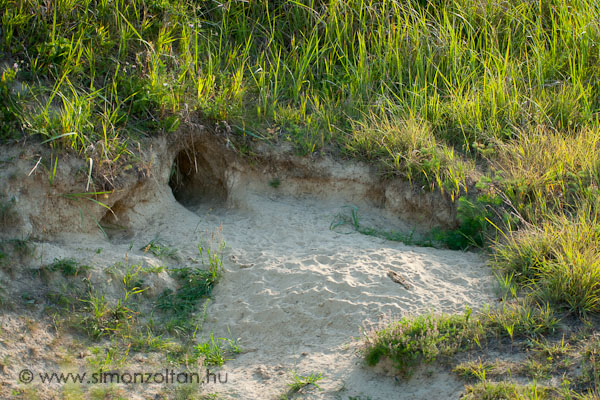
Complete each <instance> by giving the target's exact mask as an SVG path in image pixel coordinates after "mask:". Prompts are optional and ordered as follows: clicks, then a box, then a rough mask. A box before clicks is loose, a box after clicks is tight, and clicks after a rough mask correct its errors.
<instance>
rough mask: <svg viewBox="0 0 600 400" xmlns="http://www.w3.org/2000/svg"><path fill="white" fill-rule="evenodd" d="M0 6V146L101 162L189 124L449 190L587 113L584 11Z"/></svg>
mask: <svg viewBox="0 0 600 400" xmlns="http://www.w3.org/2000/svg"><path fill="white" fill-rule="evenodd" d="M0 9H2V10H4V11H3V12H2V25H3V35H2V43H1V44H0V52H2V54H3V58H4V59H6V60H10V61H9V62H7V63H5V64H4V65H3V66H2V69H3V72H2V81H1V82H2V83H1V85H2V86H1V87H2V89H1V90H0V94H1V96H2V99H1V102H2V104H3V106H4V107H3V108H4V109H5V111H4V112H3V115H2V118H3V122H4V123H5V124H4V127H3V134H2V136H3V137H5V138H7V137H13V136H14V135H13V133H14V132H13V131H14V130H21V131H22V132H24V133H26V134H37V135H40V136H41V137H43V138H44V139H45V140H48V141H49V142H50V143H52V144H55V145H60V146H64V147H69V148H73V149H76V150H77V151H79V152H81V153H86V154H88V153H89V152H90V149H91V148H92V147H95V148H98V147H101V148H102V151H103V152H104V153H105V159H108V160H113V159H114V158H115V157H118V156H119V155H120V154H124V153H126V151H127V150H126V146H125V145H126V144H127V142H128V141H131V140H135V138H136V137H138V136H141V135H144V134H148V133H152V132H156V131H161V130H173V129H176V128H177V126H178V124H179V121H180V119H185V118H188V117H189V115H190V114H189V113H190V112H191V111H194V110H197V111H199V112H200V113H201V115H203V117H204V118H209V119H210V118H213V119H215V120H228V121H230V122H233V125H232V126H234V127H235V128H236V131H237V132H238V133H239V134H240V135H241V136H248V137H251V138H256V137H260V138H264V139H268V140H280V139H283V140H291V141H292V142H293V143H295V144H296V146H297V148H298V150H299V151H300V152H303V153H309V152H313V151H316V150H320V149H324V150H335V151H342V152H348V153H350V154H353V155H356V156H365V157H367V158H374V159H377V160H381V161H382V163H383V165H385V166H387V167H388V168H389V170H390V171H396V172H398V173H400V174H403V175H405V176H408V177H409V178H411V179H415V180H418V181H423V182H425V183H427V184H430V185H433V186H439V187H440V188H444V189H445V190H447V191H450V192H451V193H455V192H459V191H460V190H461V188H466V185H465V179H466V175H467V172H468V171H469V170H470V169H472V168H473V167H472V165H469V163H470V162H469V161H468V158H472V157H471V156H475V157H479V156H487V155H489V154H493V153H494V152H495V150H496V149H497V146H498V143H503V142H510V141H511V140H512V139H514V138H516V137H517V136H518V134H519V132H520V131H521V130H525V131H528V130H530V129H533V128H532V127H537V126H541V125H543V126H544V127H545V128H544V129H545V130H546V131H547V132H553V133H555V134H559V135H563V134H574V133H576V132H578V131H579V130H580V129H582V128H583V127H585V126H587V125H588V124H590V123H591V122H593V121H594V120H595V118H596V114H597V111H598V104H599V97H598V96H599V95H598V93H600V91H599V90H598V72H599V71H600V66H599V64H598V62H597V60H598V55H599V53H598V52H599V50H598V46H597V43H598V41H599V39H600V30H599V29H598V24H597V21H598V19H599V17H600V6H598V4H597V2H593V1H588V0H577V1H564V0H563V1H558V0H554V1H547V0H546V1H536V2H530V1H514V2H508V3H505V2H504V3H503V2H496V1H485V2H479V1H467V2H459V1H444V2H419V1H408V2H404V1H403V2H400V1H396V0H378V1H371V2H365V1H363V0H332V1H326V2H323V1H316V0H303V1H301V2H295V1H276V2H273V1H266V0H260V1H252V2H242V1H230V2H225V3H220V2H217V1H207V2H202V3H196V2H175V1H168V0H166V1H162V2H158V1H150V0H129V1H125V0H118V1H116V2H108V1H106V0H97V1H92V0H61V1H56V2H51V3H46V2H41V1H34V0H2V1H1V2H0ZM373 121H375V122H373ZM415 121H416V122H415ZM411 131H414V132H412V133H411ZM411 137H412V138H413V139H411ZM332 145H333V147H332ZM336 149H337V150H336ZM464 155H468V156H469V157H467V158H464Z"/></svg>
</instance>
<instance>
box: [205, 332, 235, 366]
mask: <svg viewBox="0 0 600 400" xmlns="http://www.w3.org/2000/svg"><path fill="white" fill-rule="evenodd" d="M241 351H242V350H241V348H240V347H239V345H238V344H237V341H235V340H232V339H228V338H215V337H214V336H213V333H212V332H211V333H210V338H209V339H208V340H207V341H200V342H198V344H196V346H194V354H195V355H196V357H202V358H203V365H205V366H213V365H216V366H221V365H223V363H225V361H228V360H230V359H229V358H226V357H229V356H231V355H233V354H239V353H240V352H241Z"/></svg>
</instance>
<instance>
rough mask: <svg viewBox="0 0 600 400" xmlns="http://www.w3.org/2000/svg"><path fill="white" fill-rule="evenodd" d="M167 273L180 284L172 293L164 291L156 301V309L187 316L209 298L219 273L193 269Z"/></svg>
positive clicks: (175, 269) (179, 269) (172, 270)
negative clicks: (201, 301)
mask: <svg viewBox="0 0 600 400" xmlns="http://www.w3.org/2000/svg"><path fill="white" fill-rule="evenodd" d="M169 273H170V274H171V275H172V276H173V277H174V278H175V279H176V280H177V281H178V282H179V283H180V286H179V288H178V289H177V290H176V291H175V292H173V291H172V290H170V289H166V290H165V291H164V292H163V293H162V294H161V295H160V296H159V298H158V299H157V302H156V307H157V308H158V309H159V310H162V311H165V312H172V313H174V314H176V315H177V314H188V313H190V312H192V311H194V310H196V306H197V305H198V303H199V302H200V300H202V299H206V298H208V297H209V296H210V293H211V291H212V289H213V287H214V285H215V284H216V283H217V281H218V279H219V277H220V273H219V272H216V271H207V270H204V269H200V268H194V267H182V268H173V269H170V270H169Z"/></svg>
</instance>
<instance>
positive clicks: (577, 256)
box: [493, 204, 600, 314]
mask: <svg viewBox="0 0 600 400" xmlns="http://www.w3.org/2000/svg"><path fill="white" fill-rule="evenodd" d="M599 251H600V231H599V230H598V229H597V211H595V210H594V208H593V206H590V205H589V204H587V205H586V204H583V205H582V208H581V209H580V210H579V212H578V213H577V214H576V215H568V214H563V215H561V216H554V217H551V218H549V219H548V220H547V221H545V222H542V223H541V224H540V225H539V226H538V227H533V226H532V227H529V228H527V229H522V230H521V231H519V232H517V233H510V234H508V235H506V238H505V240H504V241H501V242H499V243H497V244H496V246H495V251H494V254H493V261H494V265H495V266H496V267H497V268H499V269H500V270H501V271H503V272H504V273H506V274H512V275H513V276H514V278H515V280H517V281H518V282H519V283H520V284H521V285H524V286H526V287H529V288H531V289H533V290H534V295H536V296H538V297H541V298H545V299H547V300H549V301H551V302H553V303H554V304H556V305H557V306H559V307H565V308H566V309H568V310H569V311H572V312H575V313H579V314H586V313H595V312H598V311H600V264H599V261H598V260H599V254H600V253H599Z"/></svg>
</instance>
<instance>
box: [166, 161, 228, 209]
mask: <svg viewBox="0 0 600 400" xmlns="http://www.w3.org/2000/svg"><path fill="white" fill-rule="evenodd" d="M221 164H222V162H219V160H218V159H214V160H213V159H209V158H208V157H207V156H206V155H205V154H203V152H201V151H198V149H185V150H182V151H180V152H179V154H177V156H176V157H175V160H174V161H173V166H172V167H171V174H170V178H169V186H171V190H173V195H174V196H175V199H177V201H178V202H180V203H181V204H183V205H184V206H186V207H189V206H194V205H198V204H202V203H222V202H224V201H225V200H226V199H227V190H226V189H225V183H224V176H223V175H224V173H223V171H224V166H223V165H221Z"/></svg>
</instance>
